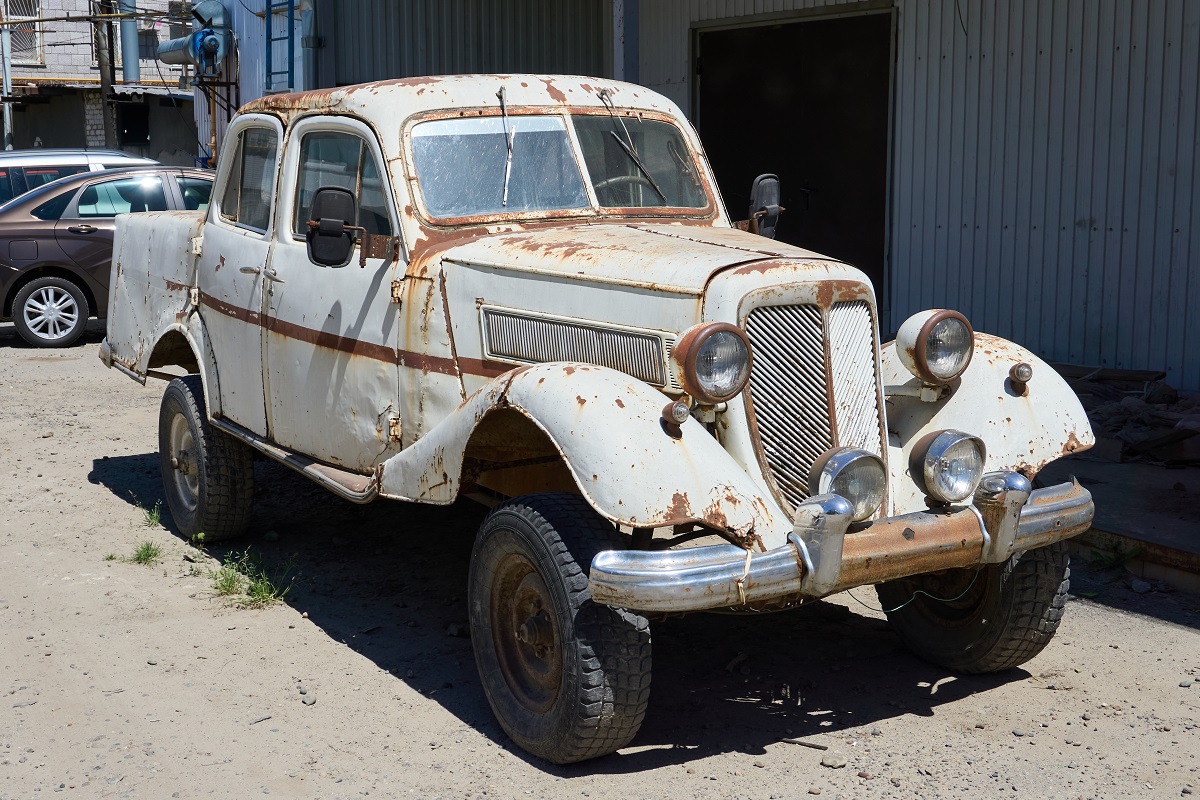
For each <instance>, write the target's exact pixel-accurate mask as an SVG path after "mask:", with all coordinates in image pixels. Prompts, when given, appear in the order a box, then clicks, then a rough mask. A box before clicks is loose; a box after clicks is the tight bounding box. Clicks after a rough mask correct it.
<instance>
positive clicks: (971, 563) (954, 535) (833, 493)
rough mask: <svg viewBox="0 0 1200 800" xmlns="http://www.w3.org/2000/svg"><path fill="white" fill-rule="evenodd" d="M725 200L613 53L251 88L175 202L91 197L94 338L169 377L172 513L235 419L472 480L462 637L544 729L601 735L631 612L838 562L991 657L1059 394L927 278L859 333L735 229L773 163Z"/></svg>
mask: <svg viewBox="0 0 1200 800" xmlns="http://www.w3.org/2000/svg"><path fill="white" fill-rule="evenodd" d="M755 196H756V200H755V205H754V206H753V210H754V213H753V214H750V215H749V216H750V217H751V219H750V220H748V224H743V225H741V226H739V225H736V224H734V223H733V222H731V220H730V217H729V215H728V213H727V211H726V209H725V208H724V207H723V205H722V202H721V199H720V197H719V195H718V193H717V189H716V185H715V183H714V181H713V176H712V173H711V171H710V169H709V166H708V164H707V162H706V160H705V157H704V154H703V151H702V149H701V147H700V142H699V141H698V140H697V137H696V134H695V132H694V131H693V129H692V127H691V126H690V125H689V124H688V123H687V121H686V120H685V118H684V116H683V115H682V113H681V112H680V110H679V109H678V108H677V107H676V106H675V105H674V104H672V103H671V102H670V101H669V100H667V99H666V98H664V97H661V96H660V95H658V94H655V93H654V92H652V91H649V90H646V89H644V88H642V87H639V86H634V85H630V84H624V83H618V82H614V81H610V80H603V79H596V78H575V77H555V76H544V75H487V76H458V77H435V78H420V79H404V80H393V81H383V82H379V83H372V84H365V85H361V86H352V87H345V88H337V89H329V90H322V91H312V92H304V93H297V94H282V95H272V96H269V97H264V98H262V99H259V100H255V101H253V102H252V103H250V104H248V105H246V106H245V107H243V108H242V109H241V110H240V111H239V112H238V114H237V116H236V117H235V118H234V119H233V121H232V123H231V124H230V126H229V129H228V134H227V136H226V138H225V149H224V151H223V153H222V155H221V158H220V165H219V169H218V175H217V182H216V186H215V187H214V192H213V202H212V204H211V206H210V208H209V209H208V211H207V213H186V212H174V213H158V214H154V213H148V214H137V215H129V216H126V217H121V218H119V219H118V229H117V243H116V250H115V254H114V268H113V270H112V287H111V301H110V313H109V320H108V336H107V339H106V340H105V342H104V343H103V344H102V346H101V350H100V357H101V359H102V360H103V361H104V363H105V364H107V365H109V366H113V367H116V368H118V369H120V370H121V371H122V372H124V373H126V374H128V375H129V376H131V377H133V378H135V379H137V380H139V381H141V382H143V383H144V382H145V381H146V379H147V378H148V377H155V378H165V379H167V380H169V383H168V384H167V387H166V391H165V393H164V395H163V400H162V407H161V408H162V410H161V417H160V423H159V437H160V450H161V462H162V472H163V479H164V483H165V486H166V496H167V499H168V504H169V508H170V512H171V518H172V519H173V521H174V525H175V526H176V528H177V529H178V530H179V531H180V532H181V533H182V534H185V535H196V534H200V533H203V534H204V536H205V540H206V541H209V542H211V541H215V540H219V539H223V538H226V537H232V536H235V535H237V534H240V533H243V532H244V531H246V529H247V527H248V525H249V523H250V521H251V509H250V504H251V496H252V481H253V469H252V463H251V462H252V457H253V455H254V453H255V451H257V453H259V454H263V455H265V456H267V457H270V458H273V459H277V460H279V461H281V462H282V463H284V464H286V465H288V466H290V467H292V468H294V469H296V470H298V471H300V472H302V473H303V474H305V475H307V476H308V477H310V478H311V479H313V480H315V481H317V482H318V483H320V484H322V485H323V486H325V487H327V488H328V489H330V490H331V491H333V492H335V493H336V494H338V495H340V496H341V497H344V498H348V499H350V500H353V501H357V502H363V503H365V502H368V501H371V500H374V499H376V498H394V499H397V500H404V501H409V502H415V503H434V504H448V503H451V502H454V501H455V500H456V499H457V498H459V497H461V496H466V497H471V498H476V499H479V500H481V501H483V502H485V503H488V504H489V505H491V506H492V510H491V512H490V514H489V515H488V516H487V518H486V521H485V522H484V523H483V525H482V527H481V529H480V530H479V532H478V534H477V536H476V539H475V544H474V550H473V555H472V558H471V565H470V577H469V587H468V598H469V613H470V628H471V637H472V641H473V645H474V650H475V657H476V662H477V665H478V668H479V674H480V678H481V680H482V682H483V685H484V688H485V690H486V694H487V697H488V700H489V702H490V703H491V706H492V709H493V711H494V712H495V714H496V717H497V718H498V720H499V721H500V723H501V725H502V726H503V728H504V729H505V731H507V732H508V734H509V735H511V737H512V738H513V739H514V740H515V741H516V742H517V743H518V744H519V745H520V746H521V747H523V748H525V749H526V750H528V751H529V752H531V753H533V754H535V755H537V756H540V757H541V758H544V759H547V760H550V761H553V762H563V763H565V762H572V761H579V760H583V759H586V758H591V757H595V756H599V755H603V754H606V753H610V752H612V751H614V750H616V749H618V748H620V747H623V746H624V745H626V744H628V743H629V742H630V740H631V739H632V738H633V737H634V735H635V733H636V732H637V730H638V727H639V725H640V724H641V722H642V719H643V716H644V715H645V712H646V707H647V702H648V698H649V689H650V663H651V658H650V629H649V624H648V620H649V619H651V618H653V617H655V616H656V615H662V614H664V613H679V612H688V611H701V610H706V609H722V610H726V611H729V610H732V611H758V610H762V609H768V608H782V607H786V606H789V605H798V604H801V603H803V602H805V601H808V600H812V599H815V598H820V597H823V596H826V595H829V594H832V593H835V592H839V591H842V590H845V589H847V588H851V587H855V586H861V585H868V584H869V585H876V586H877V587H878V594H879V598H880V600H881V601H882V603H883V605H884V608H885V610H886V611H887V612H888V616H889V618H890V620H891V624H892V625H893V626H894V629H895V630H896V631H897V633H898V634H899V635H900V637H901V638H902V639H903V640H904V641H905V642H906V643H907V644H908V645H909V646H911V648H912V649H913V650H914V651H915V652H916V653H918V654H919V655H920V656H922V657H924V658H926V659H929V660H931V661H933V662H935V663H937V664H941V665H944V666H946V667H949V668H953V669H957V670H962V671H966V672H985V671H993V670H1001V669H1006V668H1009V667H1013V666H1016V665H1018V664H1021V663H1023V662H1025V661H1026V660H1028V659H1029V658H1031V657H1033V656H1034V655H1036V654H1037V653H1038V652H1039V651H1040V650H1041V649H1042V648H1043V647H1044V646H1045V645H1046V643H1047V642H1048V641H1049V639H1050V637H1051V636H1052V635H1053V634H1054V631H1055V629H1056V628H1057V626H1058V622H1059V618H1060V616H1061V614H1062V611H1063V605H1064V600H1065V594H1066V589H1067V577H1068V559H1067V552H1066V549H1065V543H1064V541H1063V540H1064V539H1066V538H1067V537H1069V536H1072V535H1074V534H1077V533H1080V532H1081V531H1083V530H1085V529H1086V528H1087V527H1088V525H1089V524H1090V521H1091V518H1092V511H1093V506H1092V501H1091V497H1090V495H1089V493H1088V492H1087V491H1086V490H1085V489H1083V488H1082V487H1080V486H1079V485H1078V484H1077V483H1074V482H1069V483H1065V484H1060V485H1055V486H1046V487H1044V488H1038V489H1033V488H1032V487H1031V480H1032V479H1034V477H1035V476H1036V475H1037V473H1038V471H1039V470H1041V469H1042V467H1043V466H1045V465H1046V464H1047V463H1048V462H1050V461H1052V460H1054V459H1057V458H1060V457H1062V456H1063V455H1065V454H1068V453H1071V452H1078V451H1079V450H1081V449H1084V448H1086V447H1089V446H1090V445H1091V444H1092V443H1093V436H1092V433H1091V430H1090V428H1089V426H1088V422H1087V419H1086V417H1085V416H1084V413H1083V410H1082V408H1081V407H1080V405H1079V402H1078V400H1077V399H1076V397H1075V396H1074V394H1073V393H1072V392H1071V390H1070V389H1069V388H1068V387H1067V385H1066V384H1065V383H1064V382H1063V381H1062V380H1061V379H1060V378H1059V377H1058V375H1057V374H1056V373H1055V372H1054V371H1053V370H1052V369H1051V368H1050V367H1048V366H1047V365H1046V364H1045V363H1043V362H1042V361H1040V360H1039V359H1038V358H1037V357H1036V356H1034V355H1033V354H1032V353H1030V352H1029V351H1027V350H1024V349H1022V348H1021V347H1019V346H1018V345H1016V344H1013V343H1011V342H1008V341H1005V340H1002V339H999V338H996V337H994V336H988V335H985V334H982V333H976V332H974V331H973V330H972V328H971V326H970V324H969V323H968V321H967V320H966V319H965V318H964V317H963V316H962V315H961V314H958V313H956V312H953V311H948V310H930V311H925V312H921V313H919V314H916V315H915V316H913V317H912V318H910V319H909V320H908V321H907V322H905V323H904V325H903V326H902V327H901V328H900V329H899V332H898V334H897V339H896V341H895V342H888V343H883V342H881V341H880V340H879V339H880V335H879V331H880V327H879V317H878V310H877V308H878V307H877V304H876V298H875V294H874V292H873V290H872V287H871V284H870V282H869V281H868V280H867V279H866V277H865V276H864V275H863V274H862V273H861V272H859V271H858V270H856V269H855V268H854V267H852V266H849V265H847V264H843V263H840V262H838V261H837V260H834V259H831V258H827V257H825V256H821V255H818V254H817V253H813V252H809V251H807V250H804V249H801V248H798V247H793V246H790V245H785V244H781V243H777V242H775V241H773V240H772V239H770V238H766V237H765V236H762V235H755V233H753V232H750V231H747V230H742V229H739V228H745V227H750V228H753V229H757V230H758V231H759V232H760V233H762V232H769V231H770V229H771V228H772V227H773V225H774V223H775V221H776V219H777V215H778V211H779V209H778V185H777V182H775V181H773V180H772V179H771V178H769V177H765V178H764V179H762V180H760V181H758V182H757V183H756V189H755ZM166 367H173V368H174V369H173V370H172V371H166V370H164V368H166ZM180 371H182V372H183V373H186V375H184V376H182V377H178V376H177V373H179V372H180ZM396 545H397V547H403V546H404V542H403V540H398V541H397V542H396Z"/></svg>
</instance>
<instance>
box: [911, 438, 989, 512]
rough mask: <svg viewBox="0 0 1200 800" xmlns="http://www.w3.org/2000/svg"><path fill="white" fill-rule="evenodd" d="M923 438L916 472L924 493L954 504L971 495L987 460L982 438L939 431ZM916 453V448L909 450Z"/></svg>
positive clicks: (917, 449)
mask: <svg viewBox="0 0 1200 800" xmlns="http://www.w3.org/2000/svg"><path fill="white" fill-rule="evenodd" d="M927 438H928V439H929V444H928V446H927V447H925V449H924V452H923V453H922V454H921V455H920V458H921V464H920V471H919V474H920V475H921V476H922V477H923V478H924V480H925V493H926V494H928V495H929V496H930V497H933V498H934V499H936V500H941V501H942V502H943V503H957V502H959V501H961V500H965V499H967V498H968V497H970V496H971V495H972V494H974V492H975V487H976V486H978V485H979V479H980V478H981V477H983V464H984V461H985V460H986V459H987V449H986V448H985V447H984V445H983V440H982V439H980V438H979V437H978V436H971V435H970V434H968V433H963V432H962V431H942V432H941V433H938V434H935V435H933V436H931V437H927ZM918 452H920V448H919V447H917V448H914V449H913V454H914V455H917V453H918ZM914 466H916V465H914ZM913 472H914V474H916V473H917V470H915V469H914V470H913Z"/></svg>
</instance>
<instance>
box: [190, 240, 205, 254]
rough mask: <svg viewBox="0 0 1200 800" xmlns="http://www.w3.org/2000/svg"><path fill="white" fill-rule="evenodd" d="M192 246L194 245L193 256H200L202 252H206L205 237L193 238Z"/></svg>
mask: <svg viewBox="0 0 1200 800" xmlns="http://www.w3.org/2000/svg"><path fill="white" fill-rule="evenodd" d="M191 245H192V255H194V256H198V255H200V254H201V252H202V251H203V250H204V237H203V236H193V237H192V240H191Z"/></svg>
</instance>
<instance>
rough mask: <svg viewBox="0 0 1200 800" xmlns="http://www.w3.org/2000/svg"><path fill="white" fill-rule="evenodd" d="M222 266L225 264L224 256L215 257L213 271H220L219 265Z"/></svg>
mask: <svg viewBox="0 0 1200 800" xmlns="http://www.w3.org/2000/svg"><path fill="white" fill-rule="evenodd" d="M223 266H225V256H221V257H220V258H218V259H217V266H216V269H215V270H214V272H220V271H221V267H223Z"/></svg>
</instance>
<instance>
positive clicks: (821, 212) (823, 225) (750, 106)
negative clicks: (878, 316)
mask: <svg viewBox="0 0 1200 800" xmlns="http://www.w3.org/2000/svg"><path fill="white" fill-rule="evenodd" d="M696 52H697V56H698V57H697V59H696V64H695V69H696V76H695V77H696V81H695V84H694V85H695V86H696V87H697V90H696V91H697V94H696V98H695V99H696V104H695V113H694V116H696V118H697V127H698V128H699V131H700V136H701V139H702V140H703V141H704V146H705V149H706V150H707V152H708V157H709V160H710V161H711V163H712V167H713V171H714V172H715V173H716V177H717V183H718V184H719V185H720V188H721V192H722V194H723V195H724V197H725V202H726V204H727V207H728V208H729V213H730V214H731V215H732V216H733V218H734V219H742V218H744V217H745V215H746V212H747V209H748V205H749V202H750V188H751V184H752V183H753V181H754V178H755V177H756V176H758V175H761V174H763V173H768V172H773V173H775V174H777V175H778V176H779V180H780V187H781V190H782V194H781V198H780V204H781V205H782V206H783V207H784V208H786V209H787V211H786V213H784V214H783V216H782V217H781V218H780V220H779V225H778V228H777V230H776V238H777V239H779V240H781V241H785V242H789V243H791V244H796V245H800V246H802V247H807V248H809V249H811V250H815V251H817V252H819V253H823V254H825V255H828V256H832V257H834V258H838V259H841V260H843V261H846V262H847V263H849V264H853V265H854V266H856V267H858V268H859V269H861V270H863V272H865V273H866V274H867V276H868V277H869V278H870V279H871V281H872V283H874V285H875V293H876V295H877V296H878V297H879V298H880V300H881V301H882V300H883V298H884V285H885V284H884V265H885V258H886V247H887V230H886V228H887V210H888V198H887V189H888V174H887V172H888V127H889V126H888V122H889V118H890V109H889V102H890V100H889V98H890V91H891V80H892V15H891V12H890V11H888V12H883V13H871V14H862V15H857V16H850V17H839V18H835V19H814V20H807V21H798V22H787V23H782V24H780V23H771V24H767V25H757V26H753V27H738V28H730V29H720V30H704V29H701V30H699V31H698V35H697V42H696Z"/></svg>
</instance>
